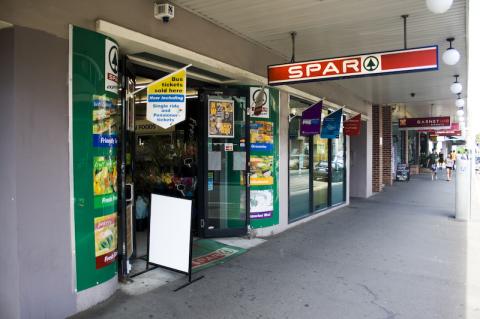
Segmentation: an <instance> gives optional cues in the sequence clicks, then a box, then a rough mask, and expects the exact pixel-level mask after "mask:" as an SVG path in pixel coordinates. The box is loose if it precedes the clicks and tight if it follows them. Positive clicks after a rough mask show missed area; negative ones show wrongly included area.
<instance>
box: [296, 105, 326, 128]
mask: <svg viewBox="0 0 480 319" xmlns="http://www.w3.org/2000/svg"><path fill="white" fill-rule="evenodd" d="M322 106H323V102H322V101H320V102H318V103H317V104H314V105H312V106H310V107H309V108H308V109H306V110H305V111H303V112H302V120H301V122H300V134H301V135H303V136H310V135H315V134H320V117H321V116H322Z"/></svg>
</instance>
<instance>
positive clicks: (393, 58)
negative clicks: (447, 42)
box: [268, 45, 439, 85]
mask: <svg viewBox="0 0 480 319" xmlns="http://www.w3.org/2000/svg"><path fill="white" fill-rule="evenodd" d="M438 68H439V63H438V46H436V45H434V46H428V47H422V48H415V49H407V50H397V51H386V52H377V53H366V54H360V55H352V56H345V57H336V58H328V59H322V60H312V61H304V62H296V63H286V64H278V65H270V66H268V84H269V85H281V84H289V83H290V84H291V83H299V82H311V81H324V80H336V79H339V78H353V77H363V76H375V75H387V74H393V73H405V72H421V71H433V70H438Z"/></svg>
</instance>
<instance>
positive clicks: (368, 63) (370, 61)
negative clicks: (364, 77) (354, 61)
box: [363, 55, 380, 72]
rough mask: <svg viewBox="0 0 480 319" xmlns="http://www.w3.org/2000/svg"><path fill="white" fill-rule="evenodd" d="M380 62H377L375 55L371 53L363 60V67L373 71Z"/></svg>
mask: <svg viewBox="0 0 480 319" xmlns="http://www.w3.org/2000/svg"><path fill="white" fill-rule="evenodd" d="M379 65H380V63H379V62H378V59H377V57H375V56H373V55H371V56H369V57H367V58H366V59H365V60H364V61H363V68H364V69H365V70H367V71H369V72H372V71H375V70H376V69H378V66H379Z"/></svg>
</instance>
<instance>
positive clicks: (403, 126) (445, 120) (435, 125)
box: [398, 116, 450, 130]
mask: <svg viewBox="0 0 480 319" xmlns="http://www.w3.org/2000/svg"><path fill="white" fill-rule="evenodd" d="M398 128H399V129H400V130H414V129H422V130H434V129H449V128H450V116H437V117H416V118H404V119H399V120H398Z"/></svg>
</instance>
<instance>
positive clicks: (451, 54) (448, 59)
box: [442, 38, 460, 65]
mask: <svg viewBox="0 0 480 319" xmlns="http://www.w3.org/2000/svg"><path fill="white" fill-rule="evenodd" d="M447 41H448V42H449V43H450V47H449V48H448V49H447V51H445V52H443V55H442V60H443V62H444V63H445V64H447V65H455V64H457V63H458V61H460V52H458V50H457V49H455V48H453V47H452V42H453V41H455V38H448V39H447Z"/></svg>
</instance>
